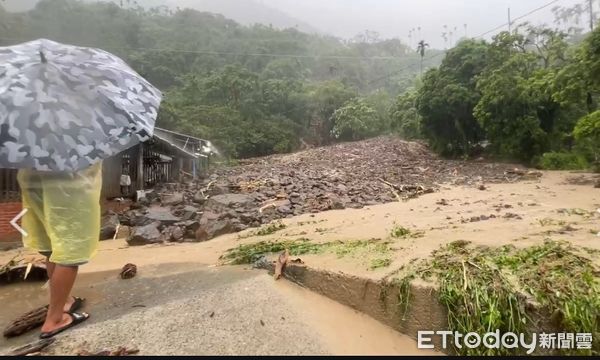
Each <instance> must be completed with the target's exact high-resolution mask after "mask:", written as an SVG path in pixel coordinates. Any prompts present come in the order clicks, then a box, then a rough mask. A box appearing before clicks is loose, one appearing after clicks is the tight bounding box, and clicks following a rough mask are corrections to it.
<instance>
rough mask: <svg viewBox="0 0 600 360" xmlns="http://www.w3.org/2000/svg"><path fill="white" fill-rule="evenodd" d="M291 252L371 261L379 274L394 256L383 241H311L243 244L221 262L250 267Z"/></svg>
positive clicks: (224, 255)
mask: <svg viewBox="0 0 600 360" xmlns="http://www.w3.org/2000/svg"><path fill="white" fill-rule="evenodd" d="M286 249H287V250H288V251H289V253H290V255H292V256H300V255H306V254H323V253H331V254H335V255H337V256H338V258H343V257H350V256H352V257H360V258H363V259H364V260H365V261H368V264H369V269H370V270H376V269H379V268H384V267H387V266H389V265H390V264H391V258H390V256H389V254H390V253H391V252H392V250H393V249H392V248H391V243H390V242H388V241H383V240H381V239H370V240H354V241H332V242H325V243H315V242H312V241H311V240H309V239H305V238H300V239H296V240H283V241H260V242H257V243H253V244H241V245H239V246H237V247H235V248H232V249H229V250H227V251H226V252H225V253H224V254H223V255H222V256H221V257H220V259H221V261H222V262H223V263H225V264H230V265H241V264H251V263H254V262H256V261H257V260H259V259H260V258H261V257H263V256H265V255H269V254H274V253H278V252H282V251H284V250H286Z"/></svg>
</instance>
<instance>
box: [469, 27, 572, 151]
mask: <svg viewBox="0 0 600 360" xmlns="http://www.w3.org/2000/svg"><path fill="white" fill-rule="evenodd" d="M525 29H526V33H524V34H520V33H518V32H517V33H515V34H508V33H502V34H500V35H499V36H497V37H496V38H495V39H494V42H493V43H492V45H491V47H490V58H492V59H493V61H490V62H489V64H488V66H487V67H486V69H485V71H484V72H483V73H482V74H481V76H480V77H479V79H478V81H477V89H478V90H479V91H480V92H481V100H480V101H479V103H478V104H477V106H476V107H475V116H476V117H477V119H478V120H479V122H480V124H481V126H482V127H483V129H484V130H485V131H486V134H487V138H488V140H490V142H491V149H492V150H493V151H494V152H495V153H497V154H499V155H502V156H507V157H511V158H518V159H521V160H524V161H532V160H533V159H534V158H536V157H538V156H540V155H542V154H543V153H544V152H546V151H556V150H560V149H562V148H565V147H568V146H570V145H569V144H570V142H571V141H570V133H571V129H573V126H574V123H575V120H576V119H577V118H578V116H580V115H578V114H577V109H576V108H573V107H571V106H568V105H561V104H560V103H559V102H557V101H556V100H555V94H554V93H553V91H552V89H553V84H554V82H555V79H556V76H557V74H558V72H559V71H560V69H561V68H562V66H564V62H565V58H566V53H565V50H566V44H565V41H564V35H563V34H562V33H560V32H556V31H553V30H548V29H540V28H536V27H530V26H527V27H525Z"/></svg>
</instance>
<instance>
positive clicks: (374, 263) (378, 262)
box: [369, 258, 392, 270]
mask: <svg viewBox="0 0 600 360" xmlns="http://www.w3.org/2000/svg"><path fill="white" fill-rule="evenodd" d="M391 264H392V259H390V258H377V259H373V260H371V264H370V266H369V270H377V269H381V268H386V267H388V266H390V265H391Z"/></svg>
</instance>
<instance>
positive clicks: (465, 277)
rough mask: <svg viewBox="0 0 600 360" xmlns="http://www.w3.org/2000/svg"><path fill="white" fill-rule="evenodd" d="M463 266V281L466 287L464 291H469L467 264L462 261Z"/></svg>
mask: <svg viewBox="0 0 600 360" xmlns="http://www.w3.org/2000/svg"><path fill="white" fill-rule="evenodd" d="M461 265H462V268H463V281H464V285H463V290H465V291H466V290H467V287H468V284H467V268H466V267H465V262H464V261H461Z"/></svg>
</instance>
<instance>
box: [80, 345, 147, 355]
mask: <svg viewBox="0 0 600 360" xmlns="http://www.w3.org/2000/svg"><path fill="white" fill-rule="evenodd" d="M139 352H140V350H138V349H127V348H126V347H124V346H119V347H118V348H117V350H114V351H110V350H102V351H98V352H90V351H87V350H81V351H79V352H78V353H77V355H78V356H127V355H134V354H137V353H139Z"/></svg>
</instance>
